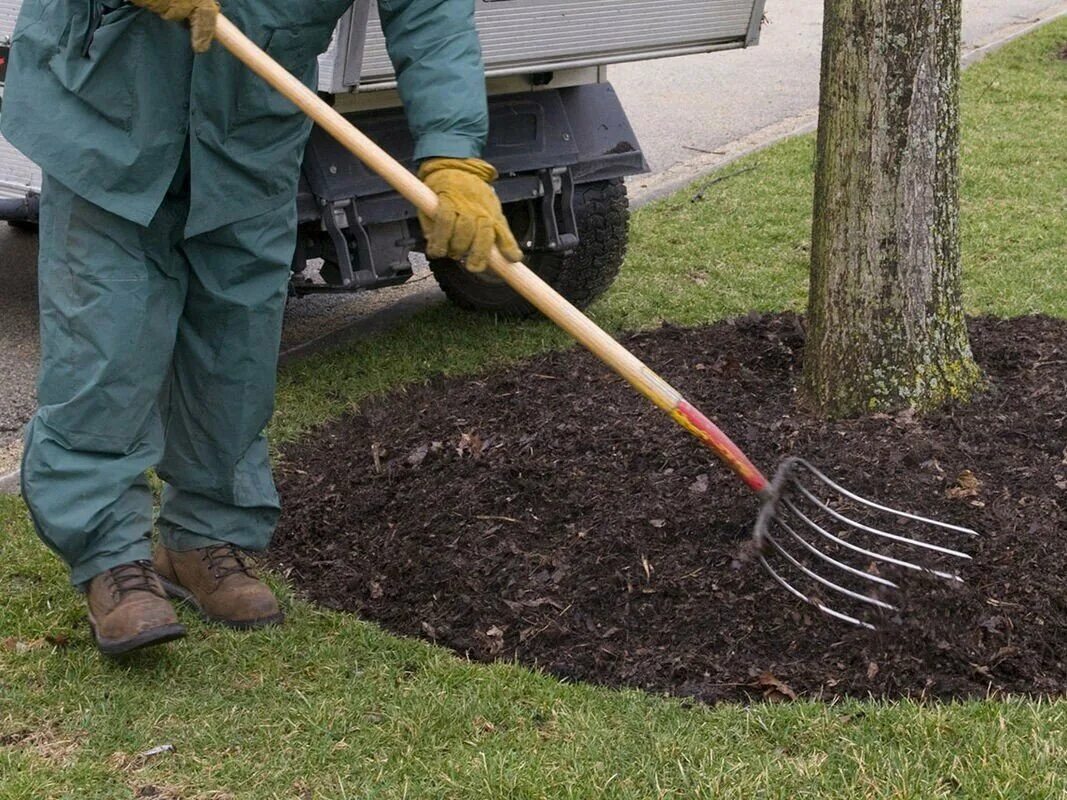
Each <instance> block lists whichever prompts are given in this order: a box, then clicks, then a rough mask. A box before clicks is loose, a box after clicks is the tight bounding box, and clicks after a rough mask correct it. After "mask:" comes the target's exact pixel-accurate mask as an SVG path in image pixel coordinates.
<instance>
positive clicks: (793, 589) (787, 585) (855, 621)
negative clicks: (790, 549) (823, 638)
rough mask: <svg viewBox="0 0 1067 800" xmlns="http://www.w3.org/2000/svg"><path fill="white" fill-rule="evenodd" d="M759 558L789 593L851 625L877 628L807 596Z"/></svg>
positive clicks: (872, 629) (871, 628)
mask: <svg viewBox="0 0 1067 800" xmlns="http://www.w3.org/2000/svg"><path fill="white" fill-rule="evenodd" d="M759 560H760V563H761V564H763V568H764V569H766V570H767V572H769V573H770V574H771V577H772V578H774V579H775V580H776V581H778V583H780V584H781V585H782V586H783V587H785V589H786V590H787V591H789V592H790V593H791V594H793V595H795V596H796V597H799V598H800V599H801V600H803V601H804V602H805V603H807V604H808V605H812V606H815V607H816V608H817V609H819V610H820V611H822V612H823V613H824V614H829V615H830V616H831V617H834V618H836V619H840V620H843V621H844V622H848V623H851V624H853V625H858V626H859V627H861V628H866V629H867V630H871V631H874V630H878V629H877V628H875V627H874V626H873V625H871V624H870V623H869V622H864V621H863V620H859V619H856V618H855V617H850V616H849V615H848V614H842V613H841V612H840V611H835V610H834V609H832V608H830V607H829V606H827V605H823V604H822V603H820V602H818V601H817V600H812V599H811V598H810V597H808V596H807V595H806V594H804V593H803V592H802V591H800V590H799V589H797V588H796V587H794V586H793V585H792V584H791V583H789V581H787V580H786V579H785V578H783V577H782V576H781V575H779V574H778V573H777V572H776V571H775V569H774V567H772V566H771V565H770V564H768V563H767V559H766V558H764V557H763V556H760V557H759Z"/></svg>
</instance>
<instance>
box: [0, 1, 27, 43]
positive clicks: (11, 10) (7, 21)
mask: <svg viewBox="0 0 1067 800" xmlns="http://www.w3.org/2000/svg"><path fill="white" fill-rule="evenodd" d="M21 7H22V0H0V42H2V41H4V40H5V39H7V38H10V36H11V34H12V32H13V31H14V30H15V19H16V18H17V17H18V15H19V8H21Z"/></svg>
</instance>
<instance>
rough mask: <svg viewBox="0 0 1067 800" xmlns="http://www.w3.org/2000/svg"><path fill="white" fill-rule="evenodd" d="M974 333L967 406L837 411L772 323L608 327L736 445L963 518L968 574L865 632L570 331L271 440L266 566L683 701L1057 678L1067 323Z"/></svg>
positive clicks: (559, 669) (1018, 688)
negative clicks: (479, 369)
mask: <svg viewBox="0 0 1067 800" xmlns="http://www.w3.org/2000/svg"><path fill="white" fill-rule="evenodd" d="M970 327H971V336H972V343H973V346H974V350H975V355H976V357H977V359H978V360H979V363H980V364H981V366H982V367H983V369H984V370H985V372H986V374H987V376H988V379H989V386H988V389H987V391H985V392H984V393H983V394H982V395H981V396H980V397H978V398H977V399H976V400H975V401H974V402H972V403H971V404H968V405H961V406H954V407H949V408H945V409H943V410H941V411H938V412H936V413H932V414H929V415H927V416H924V417H922V418H917V417H916V416H915V415H913V414H899V415H874V416H870V417H866V418H862V419H852V420H843V421H834V422H828V421H825V420H822V419H819V418H816V417H814V416H812V415H809V414H807V413H805V412H804V411H803V409H801V408H800V407H799V406H798V403H797V400H796V397H797V395H796V391H795V387H796V383H797V380H798V375H799V368H800V358H801V353H802V348H803V327H802V321H801V320H800V319H799V318H797V317H795V316H792V315H775V316H760V315H751V316H749V317H745V318H742V319H738V320H733V321H729V322H723V323H720V324H716V325H712V326H709V327H703V328H698V329H680V328H674V327H663V328H661V329H658V330H655V331H650V332H645V333H640V334H635V335H632V336H629V337H628V338H626V340H625V344H626V345H627V346H628V347H631V348H633V349H634V350H635V351H636V352H637V354H638V355H639V356H640V357H641V358H643V359H645V360H646V361H647V362H648V363H649V364H651V365H653V366H654V367H655V368H656V369H657V370H659V371H660V372H661V373H662V374H663V375H664V377H666V378H667V379H668V380H669V381H671V382H672V383H673V384H675V385H676V386H678V387H679V388H680V389H682V390H683V391H684V392H685V393H686V394H687V395H688V396H689V398H690V399H691V400H692V401H693V402H694V403H695V404H696V405H698V406H700V407H702V408H703V409H704V410H705V412H706V413H709V415H712V416H713V419H714V420H715V421H716V422H717V423H718V424H720V425H721V426H722V427H723V428H724V429H725V430H726V431H727V432H728V433H730V434H731V435H732V436H733V437H734V438H735V439H736V441H737V442H738V443H739V444H741V445H742V447H743V448H745V450H746V452H748V453H749V455H750V456H751V457H752V458H753V460H754V461H755V462H756V463H758V464H762V465H765V466H766V467H767V468H773V467H774V466H775V465H776V464H777V463H779V462H780V461H781V460H782V459H783V458H784V457H786V456H788V455H794V454H803V455H804V456H805V457H806V458H808V459H809V460H811V461H813V462H815V463H817V464H819V465H820V466H821V467H822V468H824V469H825V470H826V471H827V472H828V473H830V474H831V476H832V477H834V478H835V479H837V480H840V482H842V483H844V484H846V485H847V486H848V487H849V488H851V489H853V490H854V491H856V492H859V493H861V494H864V495H869V496H871V497H873V498H876V499H878V500H880V501H882V502H885V503H887V504H889V505H893V506H895V507H898V508H904V509H909V510H913V511H915V512H917V513H922V514H925V515H928V516H932V517H936V518H939V519H943V520H946V521H950V522H953V523H956V524H959V525H964V526H968V527H971V528H974V529H976V530H978V531H980V532H981V534H982V536H981V537H980V538H978V539H973V540H971V539H968V538H967V537H956V540H955V544H956V545H959V546H960V547H961V548H962V549H964V550H966V551H967V552H968V553H970V554H971V555H972V556H973V559H974V560H973V561H972V562H969V563H962V562H961V563H960V564H959V565H957V566H958V568H959V570H960V574H961V575H962V576H963V577H964V578H965V580H966V582H965V583H964V584H958V583H954V582H947V581H931V580H930V579H929V578H928V577H927V576H925V575H920V576H917V577H916V578H914V579H912V580H910V581H908V585H906V586H905V587H904V588H905V590H906V591H905V594H904V596H903V598H902V599H901V600H900V602H901V603H903V613H899V614H898V613H891V614H886V615H883V616H882V617H877V618H874V621H875V622H876V624H877V626H878V630H877V631H869V630H865V629H861V628H857V627H854V626H851V625H847V624H844V623H841V622H837V621H835V620H832V619H830V618H829V617H827V616H825V615H823V614H821V613H819V612H818V611H817V610H815V609H814V608H813V607H811V606H809V605H807V604H805V603H803V602H801V601H800V600H798V599H796V598H794V597H792V596H791V595H789V594H788V593H787V592H786V591H785V590H784V589H782V588H781V587H779V586H778V585H777V584H776V583H775V582H774V581H773V580H772V579H771V577H769V575H768V574H767V573H766V572H765V571H764V570H762V569H761V568H760V566H759V564H758V563H757V562H756V561H754V560H753V559H752V558H751V555H752V554H751V548H749V547H748V545H747V543H748V542H749V540H750V536H751V527H752V523H753V520H754V517H755V513H756V510H757V507H758V504H757V503H756V502H755V500H754V498H753V497H752V496H751V495H750V494H748V493H747V491H746V490H745V488H744V487H743V486H742V484H741V483H740V482H739V481H737V480H736V478H734V477H733V476H732V475H731V474H730V473H728V472H727V471H726V470H724V469H723V468H721V467H720V466H719V464H718V462H716V461H715V460H714V459H713V458H712V457H711V456H710V455H709V454H708V453H707V451H705V450H703V449H702V448H701V447H700V446H699V445H698V444H697V443H695V442H694V441H693V440H692V439H691V438H690V437H689V436H687V435H685V434H684V433H683V432H681V431H680V430H678V429H677V428H676V427H675V426H674V425H673V423H671V422H670V420H669V419H667V418H666V417H665V416H664V415H663V414H662V413H661V412H659V411H658V410H656V409H654V408H652V407H651V406H649V405H648V403H647V402H646V401H644V400H643V399H641V398H639V397H637V396H636V395H634V394H633V392H632V390H630V389H629V388H628V387H627V386H625V385H624V384H623V383H622V382H621V381H620V380H619V379H617V378H615V377H613V376H612V375H610V374H608V372H607V371H606V370H605V369H604V368H603V367H601V366H600V365H599V364H598V363H597V362H596V361H595V360H594V359H593V358H592V357H591V356H589V355H588V354H586V353H584V352H583V351H580V350H572V351H568V352H563V353H556V354H551V355H546V356H543V357H539V358H535V359H532V360H529V361H526V362H524V363H522V364H520V365H517V366H514V367H511V368H508V369H504V370H502V371H499V372H495V373H492V374H489V375H485V376H480V377H476V378H464V379H444V378H440V379H435V380H432V381H430V382H429V383H427V384H426V385H420V386H415V387H409V388H408V389H406V390H404V391H400V392H397V393H394V394H390V395H388V396H386V397H381V398H377V399H375V400H373V401H370V402H367V403H365V404H364V406H363V407H362V408H361V409H360V410H359V412H358V413H355V414H351V415H349V416H346V417H344V418H341V419H338V420H335V421H333V422H331V423H329V424H327V425H325V426H323V427H322V428H320V429H318V430H316V431H314V432H312V433H311V434H310V435H308V436H307V437H305V438H304V439H303V440H302V441H301V442H300V443H298V444H295V445H293V446H290V447H288V448H287V449H286V450H285V451H284V454H283V459H282V464H281V466H280V469H279V476H278V477H279V488H280V491H281V494H282V497H283V503H284V512H283V515H282V520H281V524H280V527H279V530H278V534H277V537H276V538H275V541H274V544H273V546H272V549H271V551H270V553H269V555H268V559H269V561H270V562H271V563H272V564H273V565H274V566H276V567H278V568H280V569H282V570H284V571H285V572H286V573H287V574H288V575H289V576H290V578H291V579H292V580H293V581H294V582H295V584H296V586H297V587H298V589H299V590H300V591H301V592H302V593H303V594H304V595H306V596H307V597H309V598H311V599H312V600H314V601H316V602H318V603H320V604H322V605H324V606H327V607H330V608H334V609H341V610H345V611H351V612H354V613H356V614H358V615H359V616H360V617H362V618H365V619H368V620H374V621H376V622H377V623H379V624H381V625H382V626H383V627H385V628H387V629H389V630H391V631H395V632H397V633H400V634H404V635H412V636H418V637H423V638H426V639H429V640H431V641H434V642H436V643H438V644H440V645H444V646H447V647H450V648H452V649H453V650H455V651H457V652H459V653H461V654H465V655H467V656H468V657H470V658H472V659H476V660H484V661H489V660H495V659H502V660H509V661H510V660H514V661H518V662H521V663H523V664H528V665H536V666H537V667H539V668H541V669H543V670H545V671H547V672H549V673H551V674H554V675H557V676H560V677H561V678H565V679H570V680H582V681H591V682H595V683H599V684H605V685H610V686H633V687H641V688H644V689H646V690H650V691H655V692H665V693H670V694H674V695H679V696H685V697H692V698H695V699H697V700H700V701H704V702H717V701H722V700H751V699H759V698H771V699H783V698H792V697H796V696H806V697H819V698H831V697H836V696H858V697H868V696H875V697H884V698H897V697H902V696H909V697H924V698H946V699H947V698H964V697H984V696H987V695H989V694H999V693H1021V694H1025V695H1039V696H1055V695H1062V694H1063V693H1064V690H1065V688H1067V584H1065V581H1064V572H1065V570H1067V322H1065V321H1062V320H1055V319H1051V318H1047V317H1041V316H1032V317H1024V318H1018V319H1011V320H998V319H992V318H979V319H975V320H973V321H972V322H971V326H970ZM953 536H954V535H953ZM948 538H950V539H951V538H952V537H951V536H950V537H948ZM808 563H810V562H808ZM855 566H857V567H858V568H860V569H862V570H866V571H870V570H873V569H874V567H873V566H872V564H871V563H866V564H864V563H857V564H855ZM880 567H881V570H882V571H881V572H880V574H882V575H890V574H892V575H895V574H896V573H892V572H887V571H886V566H885V565H880ZM890 569H891V567H890ZM821 596H822V597H823V598H824V599H827V600H828V599H829V595H828V594H823V595H821ZM865 619H870V618H868V617H865Z"/></svg>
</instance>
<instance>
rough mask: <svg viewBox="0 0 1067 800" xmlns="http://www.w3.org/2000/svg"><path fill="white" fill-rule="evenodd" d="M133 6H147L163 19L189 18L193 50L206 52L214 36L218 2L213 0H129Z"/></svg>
mask: <svg viewBox="0 0 1067 800" xmlns="http://www.w3.org/2000/svg"><path fill="white" fill-rule="evenodd" d="M131 2H132V3H133V4H134V5H135V6H140V7H141V8H147V9H148V10H149V11H152V12H155V13H156V14H159V16H161V17H163V19H169V20H183V19H186V20H189V28H190V30H191V31H192V33H193V50H195V51H196V52H197V53H204V52H207V49H208V48H209V47H211V41H212V40H213V39H214V38H215V20H216V19H218V16H219V4H218V3H217V2H215V0H131Z"/></svg>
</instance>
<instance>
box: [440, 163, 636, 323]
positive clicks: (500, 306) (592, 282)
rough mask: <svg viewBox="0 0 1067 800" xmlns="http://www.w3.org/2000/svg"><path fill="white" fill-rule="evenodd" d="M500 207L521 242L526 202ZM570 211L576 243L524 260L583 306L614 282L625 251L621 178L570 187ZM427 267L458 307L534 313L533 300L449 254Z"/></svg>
mask: <svg viewBox="0 0 1067 800" xmlns="http://www.w3.org/2000/svg"><path fill="white" fill-rule="evenodd" d="M504 212H505V214H507V217H508V222H509V223H510V224H511V229H512V230H513V231H514V232H515V235H516V237H518V239H519V241H520V242H522V241H523V240H524V239H525V238H527V237H528V236H529V233H530V229H531V208H530V206H529V204H527V203H513V204H508V205H507V206H505V208H504ZM574 215H575V217H576V218H577V221H578V237H579V239H580V241H581V243H580V244H579V245H578V247H577V248H575V249H574V250H573V251H571V252H570V253H567V254H564V255H557V254H555V253H534V254H531V255H528V256H527V258H526V264H527V266H529V267H530V269H532V270H533V271H534V272H536V273H537V274H538V275H539V276H540V277H541V278H543V279H544V280H545V281H546V282H547V283H548V284H549V285H550V286H551V287H552V288H553V289H555V290H556V291H557V292H559V293H560V294H561V295H563V296H564V297H566V298H567V299H568V300H569V301H570V302H572V303H573V304H574V305H576V306H578V308H585V307H586V306H588V305H589V304H590V303H592V302H593V301H594V300H596V299H597V298H598V297H600V295H602V294H603V293H604V292H605V291H606V290H607V288H608V287H609V286H611V284H612V283H614V281H615V278H616V277H617V276H618V274H619V268H620V267H621V266H622V261H623V258H624V257H625V255H626V233H627V224H628V222H629V218H630V206H629V201H628V200H627V198H626V184H625V183H623V181H622V179H621V178H616V179H614V180H608V181H597V182H595V183H586V184H581V185H579V186H576V187H574ZM430 268H431V269H432V270H433V274H434V277H435V278H436V279H437V283H438V284H439V285H440V286H441V289H442V290H443V291H444V293H445V294H446V295H447V296H448V298H449V300H451V301H452V302H453V303H455V304H456V305H457V306H459V307H460V308H465V309H468V310H471V311H489V312H492V313H495V314H500V315H503V316H509V317H527V316H530V315H532V314H534V313H536V309H535V308H534V307H533V306H531V305H530V304H529V303H527V302H526V301H525V300H523V299H522V298H521V297H520V296H519V295H518V294H516V293H515V292H514V291H513V290H512V289H511V287H509V286H508V285H507V284H506V283H504V281H503V280H501V279H500V278H498V277H496V276H495V275H493V274H492V273H490V272H483V273H473V272H467V270H465V269H463V267H462V266H461V265H460V264H458V263H456V262H455V261H452V260H450V259H434V260H432V261H431V262H430Z"/></svg>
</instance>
